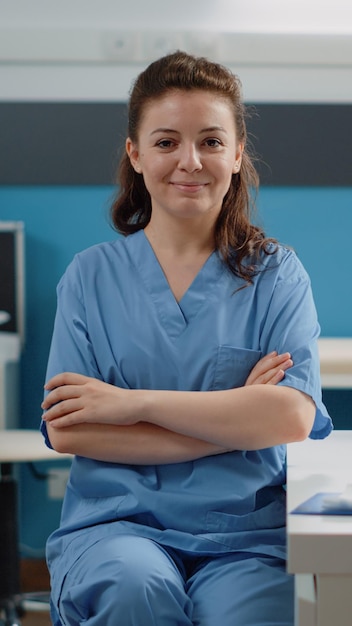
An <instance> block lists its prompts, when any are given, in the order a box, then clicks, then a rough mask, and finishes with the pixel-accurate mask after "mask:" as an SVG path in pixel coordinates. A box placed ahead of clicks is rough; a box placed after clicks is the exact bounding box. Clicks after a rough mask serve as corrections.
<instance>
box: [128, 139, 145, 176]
mask: <svg viewBox="0 0 352 626" xmlns="http://www.w3.org/2000/svg"><path fill="white" fill-rule="evenodd" d="M126 152H127V155H128V158H129V160H130V161H131V165H132V167H133V169H134V170H135V172H137V174H141V173H142V168H141V165H140V162H139V150H138V146H137V144H135V143H134V142H133V141H132V139H130V137H127V139H126Z"/></svg>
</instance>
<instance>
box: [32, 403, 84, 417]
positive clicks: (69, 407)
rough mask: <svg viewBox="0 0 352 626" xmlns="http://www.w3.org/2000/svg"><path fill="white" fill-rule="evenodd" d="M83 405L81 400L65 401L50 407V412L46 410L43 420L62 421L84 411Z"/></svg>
mask: <svg viewBox="0 0 352 626" xmlns="http://www.w3.org/2000/svg"><path fill="white" fill-rule="evenodd" d="M82 408H83V407H82V403H81V402H80V400H79V399H76V400H65V401H63V402H59V403H58V404H55V405H54V406H52V407H50V408H49V409H48V410H45V412H44V413H43V416H42V417H43V420H44V421H45V422H51V421H53V420H57V419H60V418H62V417H65V416H66V415H69V414H70V413H74V412H76V411H80V410H82Z"/></svg>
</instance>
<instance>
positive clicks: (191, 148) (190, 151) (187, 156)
mask: <svg viewBox="0 0 352 626" xmlns="http://www.w3.org/2000/svg"><path fill="white" fill-rule="evenodd" d="M178 168H179V169H180V170H184V171H186V172H189V173H192V172H196V171H199V170H201V169H202V161H201V158H200V154H199V152H198V149H197V146H195V145H194V144H193V143H187V144H183V145H181V146H180V148H179V161H178Z"/></svg>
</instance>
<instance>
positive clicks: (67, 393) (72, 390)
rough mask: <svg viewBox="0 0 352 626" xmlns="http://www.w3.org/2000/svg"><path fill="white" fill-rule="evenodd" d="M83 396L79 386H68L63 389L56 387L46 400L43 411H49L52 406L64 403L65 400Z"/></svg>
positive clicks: (43, 403)
mask: <svg viewBox="0 0 352 626" xmlns="http://www.w3.org/2000/svg"><path fill="white" fill-rule="evenodd" d="M81 395H82V388H81V387H80V386H78V385H66V386H63V387H55V388H54V389H53V390H52V391H50V393H48V395H47V396H46V398H44V400H43V402H42V404H41V407H42V409H49V408H50V407H51V406H53V405H54V404H57V403H62V402H63V401H64V400H68V399H70V398H78V397H80V396H81Z"/></svg>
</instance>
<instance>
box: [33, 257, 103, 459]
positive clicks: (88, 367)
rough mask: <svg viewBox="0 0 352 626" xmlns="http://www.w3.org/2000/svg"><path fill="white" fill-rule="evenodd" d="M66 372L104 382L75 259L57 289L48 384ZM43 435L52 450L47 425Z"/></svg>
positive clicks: (48, 365) (44, 425)
mask: <svg viewBox="0 0 352 626" xmlns="http://www.w3.org/2000/svg"><path fill="white" fill-rule="evenodd" d="M62 372H75V373H78V374H83V375H85V376H91V377H92V378H98V379H101V378H102V377H101V374H100V372H99V369H98V366H97V363H96V359H95V356H94V351H93V348H92V344H91V341H90V337H89V334H88V330H87V323H86V312H85V307H84V303H83V297H82V286H81V280H80V272H79V265H78V263H77V261H76V259H74V260H73V261H72V263H71V264H70V265H69V267H68V268H67V270H66V272H65V274H64V276H63V277H62V278H61V280H60V282H59V284H58V286H57V309H56V316H55V322H54V329H53V335H52V340H51V346H50V352H49V359H48V364H47V371H46V381H48V380H50V378H52V377H53V376H55V375H56V374H61V373H62ZM40 428H41V432H42V434H43V435H44V438H45V443H46V444H47V445H48V446H49V447H51V444H50V441H49V438H48V434H47V429H46V424H45V422H44V421H43V420H42V422H41V427H40Z"/></svg>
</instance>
